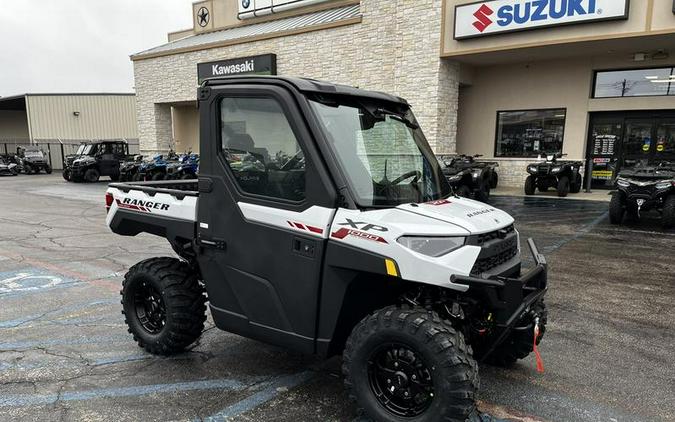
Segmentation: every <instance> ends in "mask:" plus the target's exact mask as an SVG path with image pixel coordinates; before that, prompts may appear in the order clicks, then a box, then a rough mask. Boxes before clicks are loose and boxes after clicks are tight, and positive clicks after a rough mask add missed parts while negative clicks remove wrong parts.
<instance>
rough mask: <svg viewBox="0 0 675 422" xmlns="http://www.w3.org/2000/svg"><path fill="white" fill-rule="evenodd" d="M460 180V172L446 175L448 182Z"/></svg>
mask: <svg viewBox="0 0 675 422" xmlns="http://www.w3.org/2000/svg"><path fill="white" fill-rule="evenodd" d="M460 180H462V175H461V174H456V175H454V176H450V177H448V181H449V182H459V181H460Z"/></svg>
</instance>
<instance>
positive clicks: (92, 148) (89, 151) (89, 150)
mask: <svg viewBox="0 0 675 422" xmlns="http://www.w3.org/2000/svg"><path fill="white" fill-rule="evenodd" d="M78 151H79V150H78ZM95 153H96V145H94V144H89V145H85V146H84V151H82V155H94V154H95Z"/></svg>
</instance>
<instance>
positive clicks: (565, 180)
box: [558, 176, 570, 198]
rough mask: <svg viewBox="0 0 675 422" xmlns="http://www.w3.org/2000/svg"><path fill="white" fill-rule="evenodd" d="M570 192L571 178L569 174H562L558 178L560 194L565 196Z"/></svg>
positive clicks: (562, 196)
mask: <svg viewBox="0 0 675 422" xmlns="http://www.w3.org/2000/svg"><path fill="white" fill-rule="evenodd" d="M569 193H570V179H569V177H567V176H562V177H561V178H560V179H559V180H558V196H559V197H561V198H565V197H566V196H567V195H568V194H569Z"/></svg>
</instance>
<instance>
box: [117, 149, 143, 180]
mask: <svg viewBox="0 0 675 422" xmlns="http://www.w3.org/2000/svg"><path fill="white" fill-rule="evenodd" d="M142 165H143V156H142V155H135V156H134V158H133V160H127V161H124V162H123V163H122V164H120V179H119V181H120V182H131V181H133V180H134V177H135V176H136V175H137V174H138V171H139V169H140V168H141V166H142Z"/></svg>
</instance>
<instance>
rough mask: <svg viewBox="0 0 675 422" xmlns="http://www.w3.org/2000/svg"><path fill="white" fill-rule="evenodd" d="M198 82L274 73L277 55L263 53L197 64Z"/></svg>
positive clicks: (275, 71)
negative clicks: (220, 77) (225, 77)
mask: <svg viewBox="0 0 675 422" xmlns="http://www.w3.org/2000/svg"><path fill="white" fill-rule="evenodd" d="M197 73H198V75H199V83H200V84H201V83H202V82H204V80H205V79H208V78H217V77H219V76H236V75H247V74H249V75H276V74H277V56H276V55H275V54H263V55H262V56H252V57H241V58H237V59H230V60H221V61H217V62H210V63H199V64H198V65H197Z"/></svg>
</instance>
